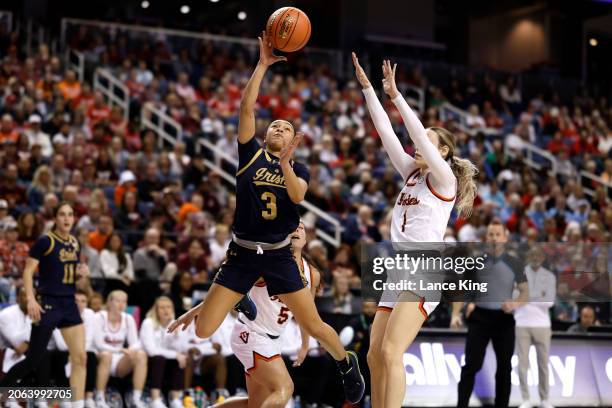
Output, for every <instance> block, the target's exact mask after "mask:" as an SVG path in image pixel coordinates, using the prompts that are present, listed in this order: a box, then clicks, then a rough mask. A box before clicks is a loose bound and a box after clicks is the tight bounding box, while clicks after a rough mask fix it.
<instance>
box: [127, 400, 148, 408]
mask: <svg viewBox="0 0 612 408" xmlns="http://www.w3.org/2000/svg"><path fill="white" fill-rule="evenodd" d="M130 407H131V408H147V404H145V403H144V401H143V400H141V399H136V398H132V404H130Z"/></svg>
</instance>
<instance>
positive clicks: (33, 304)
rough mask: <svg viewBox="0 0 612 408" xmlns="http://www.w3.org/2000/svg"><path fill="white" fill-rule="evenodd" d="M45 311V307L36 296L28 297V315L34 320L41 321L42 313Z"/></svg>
mask: <svg viewBox="0 0 612 408" xmlns="http://www.w3.org/2000/svg"><path fill="white" fill-rule="evenodd" d="M42 313H45V311H44V309H43V308H42V307H41V306H40V304H39V303H38V302H37V301H36V299H35V298H33V297H32V298H28V316H29V317H30V319H32V321H33V322H38V321H40V317H41V314H42Z"/></svg>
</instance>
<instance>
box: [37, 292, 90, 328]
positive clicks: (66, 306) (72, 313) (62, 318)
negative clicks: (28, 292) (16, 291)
mask: <svg viewBox="0 0 612 408" xmlns="http://www.w3.org/2000/svg"><path fill="white" fill-rule="evenodd" d="M37 298H38V299H37V300H38V303H39V304H40V307H42V309H43V311H44V313H41V314H40V322H39V323H38V325H39V326H46V327H54V328H55V327H57V328H60V329H63V328H65V327H71V326H76V325H78V324H81V323H83V319H81V314H80V313H79V308H78V307H77V305H76V302H75V300H74V296H50V295H39V296H37Z"/></svg>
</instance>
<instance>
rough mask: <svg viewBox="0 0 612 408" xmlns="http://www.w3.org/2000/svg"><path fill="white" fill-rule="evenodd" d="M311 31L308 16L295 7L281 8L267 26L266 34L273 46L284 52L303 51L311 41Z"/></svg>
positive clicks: (271, 17)
mask: <svg viewBox="0 0 612 408" xmlns="http://www.w3.org/2000/svg"><path fill="white" fill-rule="evenodd" d="M310 31H311V27H310V20H309V19H308V16H307V15H306V13H304V12H303V11H302V10H300V9H298V8H295V7H283V8H279V9H278V10H276V11H275V12H274V13H272V15H271V16H270V18H268V23H267V24H266V34H267V35H268V38H270V40H271V41H272V46H273V47H274V48H276V49H277V50H281V51H284V52H295V51H298V50H301V49H302V48H303V47H304V46H305V45H306V43H307V42H308V40H309V39H310Z"/></svg>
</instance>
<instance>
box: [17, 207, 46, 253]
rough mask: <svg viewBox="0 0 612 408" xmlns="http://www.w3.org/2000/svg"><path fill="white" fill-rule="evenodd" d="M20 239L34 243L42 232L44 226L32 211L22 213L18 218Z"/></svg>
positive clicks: (30, 243)
mask: <svg viewBox="0 0 612 408" xmlns="http://www.w3.org/2000/svg"><path fill="white" fill-rule="evenodd" d="M17 229H18V231H19V241H21V242H24V243H25V244H27V245H28V246H30V245H32V244H33V243H34V241H36V240H37V239H38V237H39V236H40V234H41V233H42V226H41V225H40V222H39V221H38V219H37V218H36V215H35V214H34V213H33V212H32V211H26V212H23V213H21V215H20V216H19V219H18V220H17Z"/></svg>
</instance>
